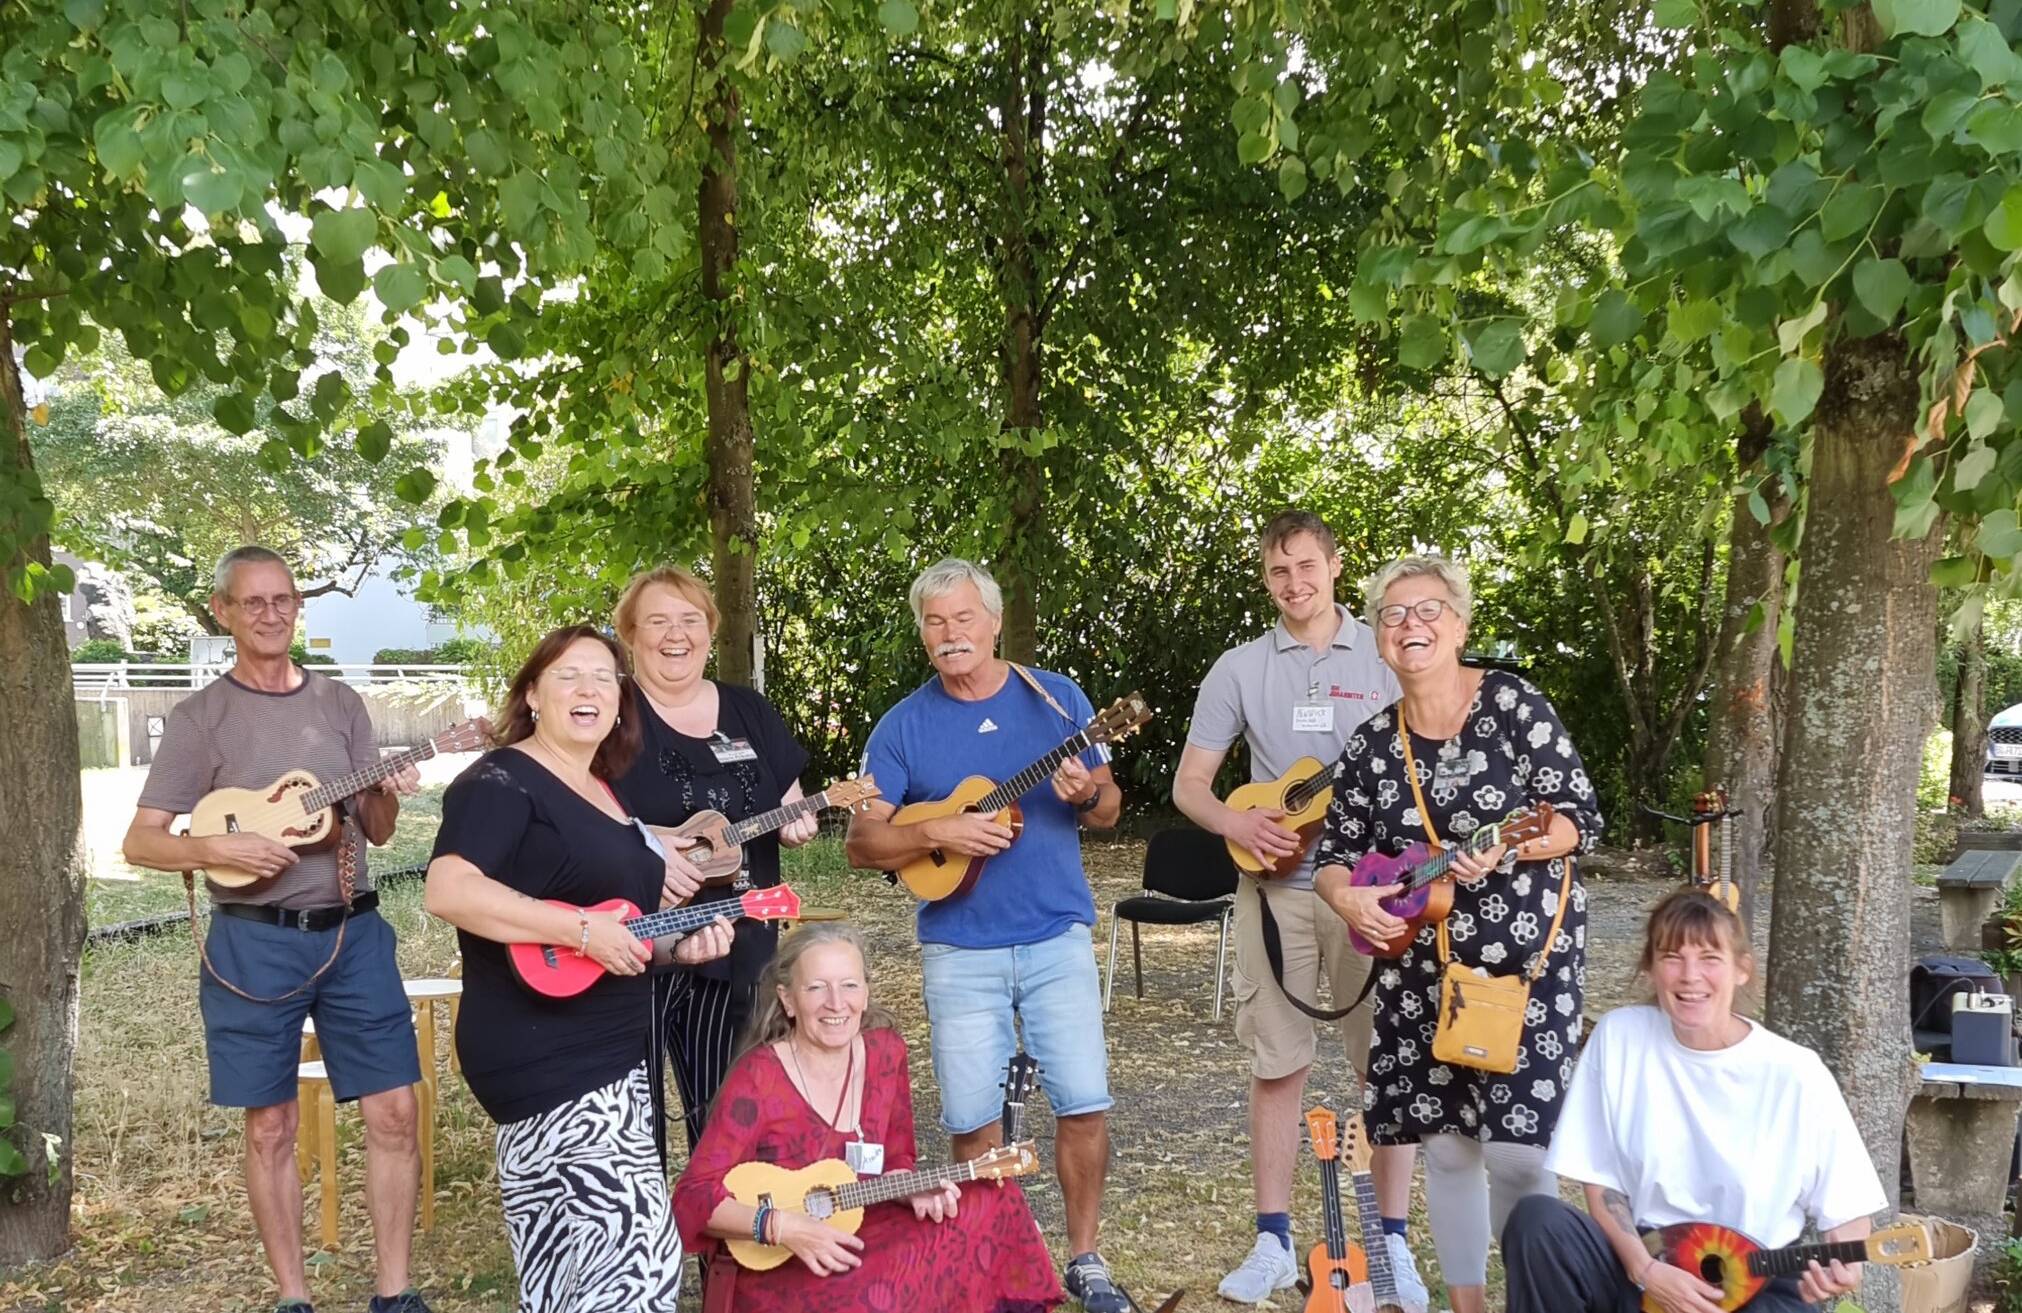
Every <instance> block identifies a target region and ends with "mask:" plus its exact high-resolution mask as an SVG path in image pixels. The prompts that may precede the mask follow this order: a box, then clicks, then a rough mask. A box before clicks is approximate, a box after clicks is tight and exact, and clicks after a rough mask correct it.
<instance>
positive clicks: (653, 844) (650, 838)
mask: <svg viewBox="0 0 2022 1313" xmlns="http://www.w3.org/2000/svg"><path fill="white" fill-rule="evenodd" d="M632 824H634V825H636V826H638V827H639V837H640V838H641V839H644V840H645V841H646V846H647V847H648V848H651V849H652V850H653V855H654V856H655V857H658V858H659V859H660V860H661V861H663V862H664V861H666V860H667V847H666V845H665V844H663V843H661V842H660V836H659V835H657V834H655V833H653V831H652V830H651V829H650V828H649V827H648V826H647V824H646V822H644V821H642V820H640V819H639V818H638V817H637V816H634V817H633V818H632Z"/></svg>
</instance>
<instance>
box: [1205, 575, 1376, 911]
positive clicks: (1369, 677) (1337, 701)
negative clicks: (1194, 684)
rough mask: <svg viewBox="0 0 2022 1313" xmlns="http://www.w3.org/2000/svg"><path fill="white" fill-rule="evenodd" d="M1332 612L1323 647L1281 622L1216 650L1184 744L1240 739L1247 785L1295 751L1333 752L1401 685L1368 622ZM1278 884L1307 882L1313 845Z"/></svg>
mask: <svg viewBox="0 0 2022 1313" xmlns="http://www.w3.org/2000/svg"><path fill="white" fill-rule="evenodd" d="M1334 610H1335V612H1336V613H1337V614H1338V615H1339V616H1340V617H1341V628H1340V629H1339V631H1337V632H1336V633H1335V635H1334V641H1333V643H1331V644H1330V645H1329V646H1328V647H1327V649H1326V650H1325V651H1322V652H1315V651H1314V650H1313V649H1312V648H1309V647H1307V646H1306V645H1305V644H1304V643H1301V642H1300V641H1299V640H1298V639H1296V638H1294V637H1292V633H1291V631H1290V630H1288V629H1286V628H1285V622H1284V621H1283V620H1280V621H1279V622H1278V623H1277V624H1276V625H1274V626H1272V628H1271V632H1270V633H1268V634H1265V635H1264V636H1263V637H1262V638H1258V639H1255V640H1253V641H1251V642H1248V643H1244V644H1243V645H1242V646H1240V647H1232V648H1230V649H1229V650H1228V651H1226V652H1224V653H1222V655H1221V656H1220V657H1219V658H1218V659H1217V660H1216V661H1215V664H1214V668H1213V669H1212V670H1210V671H1208V677H1207V678H1206V679H1205V680H1203V681H1202V682H1201V691H1200V696H1199V697H1197V698H1195V699H1194V718H1193V724H1192V725H1191V726H1189V727H1188V729H1187V742H1188V743H1189V744H1191V745H1192V746H1194V747H1196V748H1206V749H1207V750H1209V751H1211V752H1226V751H1228V749H1229V748H1230V747H1232V746H1234V744H1235V742H1236V740H1237V739H1242V740H1244V741H1245V742H1246V743H1248V744H1249V745H1250V781H1251V782H1252V783H1255V782H1257V781H1259V780H1273V779H1276V778H1278V776H1280V775H1283V774H1284V773H1285V772H1286V771H1287V770H1288V769H1290V767H1291V765H1292V763H1293V762H1295V761H1297V760H1298V759H1299V758H1301V757H1317V758H1319V759H1320V760H1321V761H1323V762H1332V761H1333V760H1334V759H1335V758H1336V757H1339V756H1340V755H1341V748H1342V745H1344V744H1346V743H1347V742H1348V736H1349V735H1350V734H1353V733H1354V732H1355V731H1356V730H1357V729H1358V728H1360V727H1361V724H1362V722H1363V721H1365V720H1367V719H1369V718H1370V717H1371V716H1373V715H1375V714H1376V713H1377V712H1379V711H1381V710H1383V708H1385V707H1387V706H1389V705H1390V704H1391V703H1393V702H1395V701H1397V699H1398V698H1399V697H1401V696H1403V690H1402V689H1400V688H1399V687H1398V686H1397V677H1396V676H1395V675H1393V674H1391V673H1390V667H1389V666H1386V665H1384V664H1383V659H1382V658H1381V657H1379V656H1377V655H1376V635H1375V634H1373V633H1371V632H1370V629H1369V626H1368V625H1365V624H1363V623H1362V622H1361V621H1360V620H1357V619H1356V618H1355V617H1354V616H1353V615H1352V614H1350V613H1349V610H1348V608H1347V607H1345V606H1343V605H1341V604H1340V603H1339V602H1336V603H1335V604H1334ZM1284 882H1285V883H1286V884H1289V885H1294V886H1298V887H1302V888H1311V887H1312V884H1313V854H1312V851H1311V850H1308V852H1307V854H1306V856H1305V859H1304V860H1303V861H1301V862H1300V864H1299V869H1298V870H1297V871H1296V872H1294V873H1293V874H1292V875H1290V876H1288V877H1286V879H1285V881H1284Z"/></svg>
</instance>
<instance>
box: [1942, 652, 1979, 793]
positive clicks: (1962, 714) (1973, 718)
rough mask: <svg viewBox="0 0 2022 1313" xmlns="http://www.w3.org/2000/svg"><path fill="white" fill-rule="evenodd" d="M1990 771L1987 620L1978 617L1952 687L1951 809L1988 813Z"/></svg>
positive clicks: (1960, 655)
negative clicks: (1985, 789) (1986, 788)
mask: <svg viewBox="0 0 2022 1313" xmlns="http://www.w3.org/2000/svg"><path fill="white" fill-rule="evenodd" d="M1986 773H1987V623H1986V621H1985V620H1975V621H1974V622H1973V629H1972V632H1971V633H1969V634H1967V635H1966V641H1965V642H1964V643H1963V644H1961V645H1960V651H1959V679H1958V682H1957V683H1955V684H1954V685H1953V686H1952V787H1951V788H1950V789H1949V790H1948V791H1947V792H1948V794H1949V796H1950V798H1951V810H1952V811H1953V812H1954V813H1955V814H1956V815H1960V816H1971V817H1976V818H1977V817H1980V816H1984V815H1985V814H1986V812H1987V806H1986V802H1985V800H1984V798H1983V797H1982V789H1981V785H1982V784H1983V783H1984V782H1985V778H1986Z"/></svg>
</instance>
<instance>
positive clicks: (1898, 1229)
mask: <svg viewBox="0 0 2022 1313" xmlns="http://www.w3.org/2000/svg"><path fill="white" fill-rule="evenodd" d="M1643 1243H1644V1245H1645V1246H1647V1247H1648V1248H1649V1250H1650V1254H1651V1256H1652V1257H1653V1258H1655V1259H1657V1261H1659V1262H1661V1263H1669V1264H1670V1265H1671V1266H1672V1267H1679V1268H1683V1269H1685V1270H1686V1271H1687V1272H1690V1273H1692V1274H1693V1275H1694V1276H1697V1277H1698V1278H1699V1279H1700V1280H1702V1281H1704V1282H1705V1283H1706V1284H1707V1285H1709V1286H1718V1287H1719V1288H1720V1301H1719V1302H1720V1307H1721V1309H1723V1310H1733V1309H1737V1308H1740V1307H1742V1306H1743V1305H1744V1304H1746V1303H1748V1301H1749V1300H1751V1299H1754V1298H1755V1295H1756V1292H1758V1291H1760V1290H1761V1289H1762V1288H1763V1286H1765V1285H1767V1284H1768V1283H1769V1281H1770V1279H1771V1278H1773V1277H1797V1276H1802V1275H1803V1273H1804V1270H1805V1269H1806V1268H1807V1267H1809V1266H1811V1264H1812V1263H1813V1262H1814V1261H1816V1262H1819V1263H1830V1262H1831V1261H1832V1260H1834V1259H1838V1260H1839V1261H1840V1262H1842V1263H1863V1262H1865V1263H1886V1264H1888V1265H1889V1266H1891V1267H1900V1266H1902V1265H1903V1264H1905V1263H1925V1262H1929V1261H1930V1258H1931V1237H1930V1233H1929V1232H1927V1231H1925V1230H1924V1228H1923V1227H1921V1226H1918V1225H1916V1224H1915V1223H1913V1222H1901V1223H1898V1224H1897V1225H1895V1226H1888V1227H1883V1228H1882V1229H1881V1230H1879V1231H1876V1232H1875V1233H1874V1234H1873V1235H1870V1236H1869V1237H1868V1238H1867V1239H1865V1240H1846V1241H1841V1242H1839V1243H1836V1244H1822V1245H1789V1246H1786V1247H1785V1248H1783V1249H1764V1248H1763V1247H1762V1246H1760V1245H1758V1244H1756V1243H1755V1242H1754V1241H1753V1240H1750V1239H1749V1238H1748V1237H1747V1236H1745V1235H1743V1234H1741V1233H1740V1232H1739V1231H1735V1230H1732V1229H1730V1228H1728V1227H1724V1226H1718V1225H1715V1224H1714V1223H1711V1222H1680V1223H1678V1224H1676V1225H1674V1226H1666V1227H1659V1228H1658V1229H1657V1230H1655V1231H1652V1232H1650V1233H1649V1234H1648V1235H1646V1236H1644V1237H1643ZM1643 1313H1663V1310H1662V1309H1661V1308H1660V1307H1659V1306H1658V1304H1657V1302H1656V1300H1654V1299H1652V1298H1651V1297H1650V1296H1648V1295H1645V1296H1643Z"/></svg>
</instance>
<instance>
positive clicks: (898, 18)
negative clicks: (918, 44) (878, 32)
mask: <svg viewBox="0 0 2022 1313" xmlns="http://www.w3.org/2000/svg"><path fill="white" fill-rule="evenodd" d="M878 21H879V22H880V23H883V24H884V25H885V26H886V27H887V28H890V29H891V30H892V32H893V33H894V34H896V35H898V36H911V35H912V34H913V33H915V32H917V31H919V30H920V11H919V10H917V9H915V8H913V6H912V3H911V0H884V3H883V4H881V5H879V6H878Z"/></svg>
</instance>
